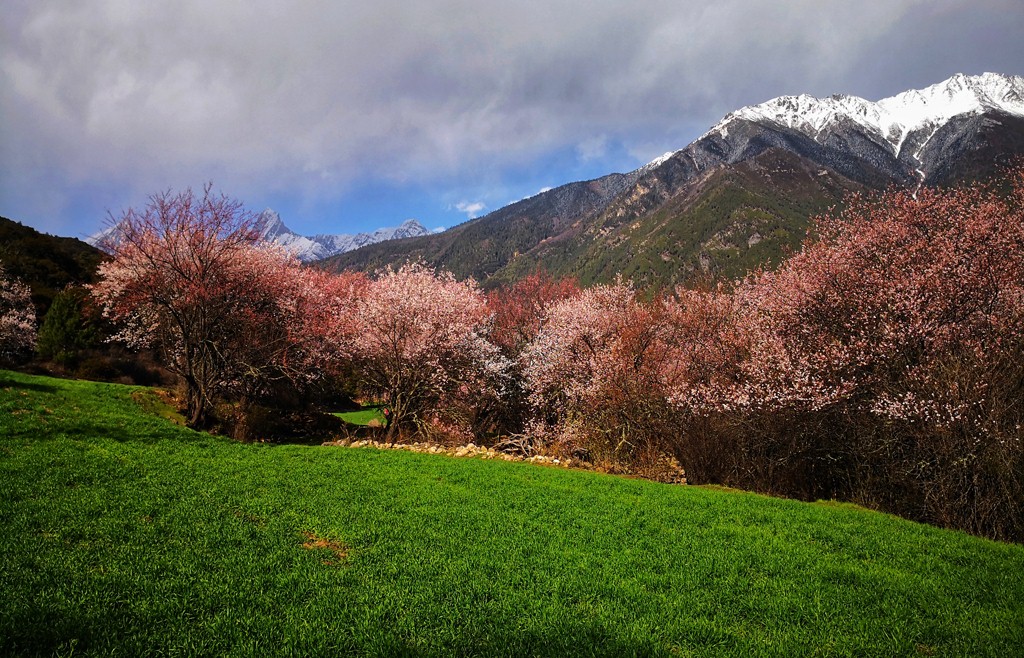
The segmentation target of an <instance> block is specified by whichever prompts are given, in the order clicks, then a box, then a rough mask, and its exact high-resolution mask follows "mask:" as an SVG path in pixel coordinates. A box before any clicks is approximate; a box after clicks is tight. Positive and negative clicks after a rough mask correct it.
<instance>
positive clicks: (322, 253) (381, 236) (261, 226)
mask: <svg viewBox="0 0 1024 658" xmlns="http://www.w3.org/2000/svg"><path fill="white" fill-rule="evenodd" d="M254 228H255V229H256V230H257V231H258V232H259V235H260V238H261V239H262V240H265V241H266V242H274V243H277V244H279V245H281V246H283V247H284V248H285V249H287V250H288V251H290V252H292V253H293V254H295V256H296V258H298V259H299V260H301V261H303V262H310V261H314V260H321V259H323V258H327V257H329V256H334V255H336V254H342V253H345V252H346V251H352V250H353V249H358V248H359V247H362V246H364V245H368V244H374V243H376V242H383V241H385V240H398V239H401V238H412V237H416V236H419V235H429V234H430V231H429V230H428V229H427V228H426V227H424V226H423V225H422V224H420V223H419V222H417V221H416V220H415V219H407V220H405V221H404V222H402V224H401V225H399V226H397V227H393V228H379V229H377V230H376V231H373V232H372V233H356V234H354V235H352V234H345V233H342V234H338V235H328V234H318V235H313V236H308V237H307V236H303V235H299V234H298V233H296V232H294V231H292V230H291V229H289V228H288V227H287V226H285V224H284V222H283V221H281V216H280V215H278V214H277V213H276V212H275V211H273V210H271V209H270V208H267V209H266V210H264V211H263V212H262V213H260V215H259V217H258V218H257V219H256V222H255V225H254Z"/></svg>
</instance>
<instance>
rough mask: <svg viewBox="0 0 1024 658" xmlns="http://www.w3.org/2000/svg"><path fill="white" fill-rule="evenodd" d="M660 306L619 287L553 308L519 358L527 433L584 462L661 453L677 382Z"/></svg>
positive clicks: (671, 339) (670, 330) (672, 341)
mask: <svg viewBox="0 0 1024 658" xmlns="http://www.w3.org/2000/svg"><path fill="white" fill-rule="evenodd" d="M669 320H670V313H669V311H668V307H667V306H666V305H665V303H664V301H661V300H658V301H655V302H652V303H642V302H640V301H638V300H637V298H636V292H635V291H634V290H633V288H632V287H631V286H629V285H628V284H625V283H622V282H621V281H619V282H617V283H615V284H613V285H606V286H596V287H593V288H589V289H586V290H583V291H582V292H580V293H579V294H577V295H575V296H573V297H571V298H569V299H566V300H564V301H561V302H559V303H556V304H555V305H554V306H552V307H551V308H550V310H549V311H548V313H547V314H546V316H545V318H544V321H543V324H542V325H541V328H540V330H539V332H538V333H537V336H536V337H535V339H534V340H533V341H532V342H531V343H530V344H529V345H528V346H527V348H526V349H525V351H524V352H523V355H522V360H523V364H524V366H523V369H524V374H525V377H526V381H527V383H528V385H529V390H530V394H529V395H530V400H531V402H532V404H533V406H534V409H535V410H536V413H537V421H538V422H537V424H536V426H535V427H534V431H535V432H538V433H540V434H541V435H542V436H544V437H546V438H547V439H548V440H549V441H553V442H554V443H556V444H557V445H559V446H561V447H562V448H563V449H564V450H566V451H568V452H579V451H583V452H586V453H589V456H590V457H591V458H597V459H611V460H622V461H632V460H635V459H650V458H651V457H654V456H656V454H657V453H658V452H660V451H664V450H666V449H668V443H667V439H668V436H669V434H670V433H671V429H670V428H671V427H672V425H673V424H674V420H673V418H674V408H673V406H672V405H671V404H669V401H668V397H669V394H670V392H671V391H672V390H674V388H675V386H676V382H675V379H676V378H677V377H678V376H680V374H681V372H682V371H681V370H680V369H679V368H678V367H677V366H678V357H677V354H676V345H677V344H678V340H677V337H676V336H675V330H676V325H674V324H673V323H672V322H670V321H669Z"/></svg>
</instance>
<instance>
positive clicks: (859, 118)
mask: <svg viewBox="0 0 1024 658" xmlns="http://www.w3.org/2000/svg"><path fill="white" fill-rule="evenodd" d="M986 110H1001V111H1003V112H1007V113H1009V114H1016V115H1020V116H1024V77H1021V76H1012V75H1001V74H998V73H984V74H982V75H976V76H969V75H964V74H962V73H958V74H956V75H954V76H953V77H951V78H949V79H948V80H946V81H944V82H940V83H939V84H936V85H932V86H930V87H927V88H925V89H920V90H918V89H912V90H910V91H905V92H903V93H901V94H897V95H896V96H892V97H890V98H883V99H882V100H880V101H877V102H872V101H868V100H865V99H863V98H859V97H857V96H848V95H845V94H835V95H832V96H829V97H827V98H815V97H813V96H809V95H807V94H802V95H800V96H780V97H779V98H773V99H772V100H770V101H767V102H764V103H761V104H759V105H748V106H747V107H744V108H741V109H739V110H736V111H735V112H732V113H730V114H728V115H726V117H725V118H724V119H722V121H720V122H719V123H718V124H717V125H715V127H713V128H712V129H711V130H709V131H708V132H707V133H705V136H707V135H710V134H712V133H715V132H717V133H718V134H719V135H721V136H722V137H727V136H728V134H729V131H728V126H729V124H730V123H732V122H733V121H735V120H736V119H746V120H748V121H753V122H764V121H768V122H771V123H775V124H778V125H782V126H786V127H787V128H792V129H794V130H799V131H800V132H803V133H805V134H808V135H810V136H812V137H817V136H818V135H819V134H820V133H822V132H823V131H825V130H826V129H828V128H830V127H831V126H833V125H835V124H836V123H838V122H840V121H842V120H847V121H854V122H856V123H858V124H860V125H862V126H864V127H865V128H867V129H868V130H871V131H874V132H876V133H877V134H879V135H880V136H881V137H882V138H883V139H884V140H886V141H887V142H889V143H890V144H891V145H892V147H893V149H894V151H895V152H896V153H899V149H900V147H901V145H902V143H903V141H904V140H905V139H906V137H907V135H908V134H909V133H911V132H913V131H915V130H919V129H921V128H926V127H932V128H937V127H939V126H941V125H943V124H945V123H946V122H947V121H949V120H950V119H952V118H953V117H956V116H960V115H962V114H977V113H981V112H984V111H986Z"/></svg>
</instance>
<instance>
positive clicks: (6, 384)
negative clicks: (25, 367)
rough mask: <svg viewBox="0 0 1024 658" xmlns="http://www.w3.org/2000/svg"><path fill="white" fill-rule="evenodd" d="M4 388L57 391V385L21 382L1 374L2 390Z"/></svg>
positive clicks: (0, 385)
mask: <svg viewBox="0 0 1024 658" xmlns="http://www.w3.org/2000/svg"><path fill="white" fill-rule="evenodd" d="M3 389H15V390H21V391H35V392H37V393H56V392H57V387H56V386H51V385H49V384H36V383H34V382H19V381H15V380H13V379H7V378H6V377H4V376H3V375H0V390H3Z"/></svg>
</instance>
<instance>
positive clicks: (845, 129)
mask: <svg viewBox="0 0 1024 658" xmlns="http://www.w3.org/2000/svg"><path fill="white" fill-rule="evenodd" d="M1022 155H1024V78H1022V77H1020V76H1008V75H1000V74H994V73H985V74H983V75H978V76H967V75H962V74H958V75H955V76H953V77H951V78H949V79H948V80H946V81H944V82H941V83H939V84H936V85H933V86H931V87H928V88H926V89H922V90H911V91H907V92H904V93H901V94H899V95H897V96H894V97H892V98H886V99H883V100H880V101H877V102H872V101H868V100H865V99H863V98H858V97H855V96H846V95H834V96H830V97H827V98H814V97H811V96H807V95H801V96H783V97H780V98H775V99H773V100H770V101H767V102H765V103H761V104H759V105H752V106H748V107H744V108H741V109H739V110H737V111H735V112H732V113H730V114H728V115H727V116H725V117H724V118H723V119H722V120H721V121H720V122H719V123H717V124H716V125H715V126H713V127H712V128H711V129H710V130H709V131H708V132H706V133H705V134H704V135H702V136H701V137H699V138H698V139H697V140H695V141H694V142H693V143H691V144H690V145H688V146H686V147H685V148H682V149H680V150H677V151H674V152H670V153H666V154H665V155H664V156H662V157H661V158H658V159H657V160H655V161H653V162H651V163H649V164H647V165H645V166H644V167H641V168H640V169H637V170H635V171H632V172H630V173H627V174H610V175H608V176H604V177H602V178H598V179H596V180H592V181H586V182H578V183H570V184H568V185H563V186H561V187H557V188H554V189H552V190H550V191H547V192H544V193H541V194H538V195H536V196H534V197H530V198H528V199H524V200H522V201H519V202H518V203H514V204H511V205H509V206H506V207H505V208H501V209H500V210H497V211H495V212H492V213H490V214H488V215H486V216H484V217H480V218H477V219H474V220H471V221H469V222H466V223H464V224H461V225H459V226H456V227H453V228H451V229H448V230H447V231H445V232H444V233H442V234H439V235H426V236H420V237H413V238H410V239H408V240H402V241H398V242H387V243H378V244H372V245H369V246H365V247H362V248H360V249H357V250H354V251H349V252H347V253H343V254H340V255H338V256H334V257H331V258H328V259H326V260H325V261H323V266H325V267H328V268H331V269H342V268H355V269H363V270H372V269H375V268H378V267H381V266H383V265H387V264H390V263H397V262H402V261H405V260H409V259H422V260H425V261H426V262H428V263H430V264H433V265H435V266H440V267H444V268H446V269H448V270H451V271H452V272H453V273H455V274H456V275H457V276H460V277H466V276H473V277H475V278H477V279H478V280H481V281H483V282H484V284H485V285H495V284H498V283H501V282H507V281H511V280H514V279H516V278H519V277H521V276H523V275H525V274H528V273H530V272H532V271H535V270H536V269H537V268H543V269H546V270H548V271H550V272H552V273H554V274H560V275H573V276H576V277H578V278H579V279H580V281H581V282H582V283H584V284H589V283H594V282H599V281H608V280H610V279H612V278H614V276H616V275H617V274H619V273H622V274H623V275H624V276H626V277H627V278H630V279H632V280H633V281H634V282H635V283H637V284H638V285H640V286H641V287H659V286H670V285H674V284H678V283H693V282H695V281H700V280H714V279H721V278H731V277H735V276H739V275H742V274H743V273H745V272H746V271H748V270H749V269H751V268H753V267H756V266H759V265H764V264H771V263H776V262H778V261H779V260H781V259H782V258H783V257H784V255H785V254H786V253H788V252H789V251H791V250H793V249H795V248H797V247H798V245H799V243H800V241H801V240H802V239H803V237H804V235H805V232H806V229H807V227H808V225H809V218H810V217H811V216H813V215H815V214H818V213H821V212H824V211H826V210H827V209H828V208H829V207H832V206H835V205H837V204H841V203H842V202H843V199H844V198H845V196H846V195H847V193H849V192H854V191H878V190H882V189H885V188H889V187H893V186H897V187H907V188H914V187H916V186H918V185H921V184H926V185H951V184H957V183H960V182H966V181H971V180H976V179H982V178H986V177H988V176H990V175H991V174H993V173H994V172H995V171H996V170H997V169H998V168H999V167H1001V166H1004V165H1006V164H1009V163H1010V162H1011V161H1012V160H1014V159H1015V158H1019V157H1020V156H1022Z"/></svg>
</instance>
